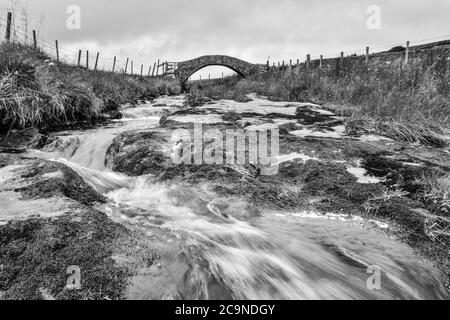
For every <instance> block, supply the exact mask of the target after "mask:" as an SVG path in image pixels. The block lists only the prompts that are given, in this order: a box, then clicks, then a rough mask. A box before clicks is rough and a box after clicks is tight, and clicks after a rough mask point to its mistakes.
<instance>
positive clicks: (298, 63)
mask: <svg viewBox="0 0 450 320" xmlns="http://www.w3.org/2000/svg"><path fill="white" fill-rule="evenodd" d="M299 66H300V59H297V68H298V67H299Z"/></svg>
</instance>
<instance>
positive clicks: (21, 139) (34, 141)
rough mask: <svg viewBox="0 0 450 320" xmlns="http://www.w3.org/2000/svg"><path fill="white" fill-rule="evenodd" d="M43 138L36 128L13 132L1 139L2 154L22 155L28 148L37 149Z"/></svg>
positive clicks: (0, 148)
mask: <svg viewBox="0 0 450 320" xmlns="http://www.w3.org/2000/svg"><path fill="white" fill-rule="evenodd" d="M43 137H44V136H43V135H41V134H40V133H39V131H38V130H37V129H36V128H28V129H24V130H20V131H15V132H12V133H10V134H9V135H8V136H4V137H2V138H0V152H8V153H21V152H23V151H24V150H26V149H27V148H35V147H37V146H38V145H39V144H40V142H41V140H42V139H43Z"/></svg>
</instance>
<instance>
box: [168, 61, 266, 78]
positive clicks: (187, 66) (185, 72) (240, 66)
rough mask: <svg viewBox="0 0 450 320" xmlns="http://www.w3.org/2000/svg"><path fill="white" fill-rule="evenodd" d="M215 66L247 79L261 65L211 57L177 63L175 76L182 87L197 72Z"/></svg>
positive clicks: (260, 67)
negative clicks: (223, 67)
mask: <svg viewBox="0 0 450 320" xmlns="http://www.w3.org/2000/svg"><path fill="white" fill-rule="evenodd" d="M215 65H217V66H225V67H228V68H230V69H232V70H233V71H235V72H236V73H238V74H239V75H241V76H243V77H248V76H250V75H252V74H254V73H257V72H259V71H260V70H261V69H262V65H259V64H252V63H249V62H246V61H243V60H240V59H237V58H233V57H229V56H220V55H211V56H202V57H199V58H196V59H192V60H188V61H184V62H178V63H177V69H176V70H175V76H176V77H177V78H178V79H179V80H180V82H181V84H182V85H184V84H185V82H186V81H187V80H188V79H189V77H190V76H192V75H193V74H194V73H195V72H197V71H198V70H200V69H203V68H205V67H207V66H215Z"/></svg>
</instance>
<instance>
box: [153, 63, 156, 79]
mask: <svg viewBox="0 0 450 320" xmlns="http://www.w3.org/2000/svg"><path fill="white" fill-rule="evenodd" d="M155 69H156V62H155V63H153V70H152V77H153V76H155Z"/></svg>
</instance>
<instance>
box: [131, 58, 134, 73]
mask: <svg viewBox="0 0 450 320" xmlns="http://www.w3.org/2000/svg"><path fill="white" fill-rule="evenodd" d="M130 69H131V70H130V71H131V73H130V74H131V75H133V72H134V70H133V60H131V68H130Z"/></svg>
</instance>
